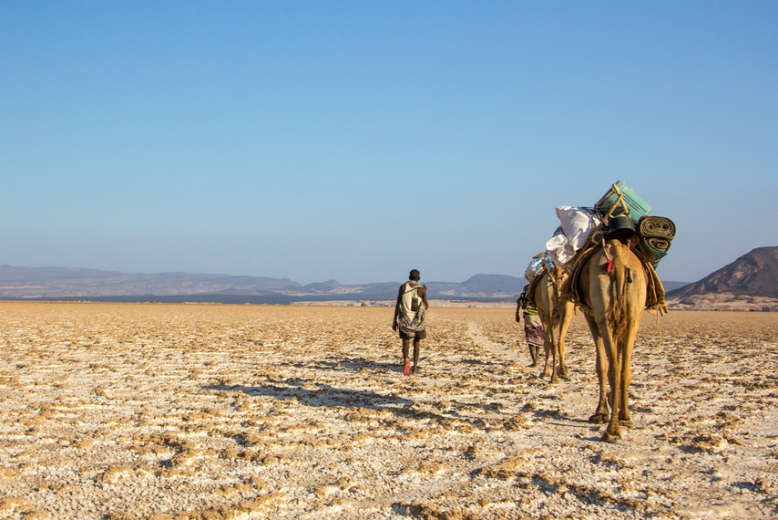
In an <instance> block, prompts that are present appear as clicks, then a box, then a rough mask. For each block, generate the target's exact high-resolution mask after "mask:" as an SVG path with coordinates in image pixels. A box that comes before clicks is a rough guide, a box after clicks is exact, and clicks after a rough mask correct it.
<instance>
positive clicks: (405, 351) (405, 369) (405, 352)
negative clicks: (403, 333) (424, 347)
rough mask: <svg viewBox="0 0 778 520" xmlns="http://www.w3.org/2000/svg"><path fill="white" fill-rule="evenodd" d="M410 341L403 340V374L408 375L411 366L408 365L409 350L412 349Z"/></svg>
mask: <svg viewBox="0 0 778 520" xmlns="http://www.w3.org/2000/svg"><path fill="white" fill-rule="evenodd" d="M410 346H411V342H410V340H407V339H403V374H404V375H406V376H407V375H408V372H409V370H410V364H409V363H408V350H409V349H410Z"/></svg>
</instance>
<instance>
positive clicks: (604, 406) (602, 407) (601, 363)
mask: <svg viewBox="0 0 778 520" xmlns="http://www.w3.org/2000/svg"><path fill="white" fill-rule="evenodd" d="M585 317H586V323H587V324H588V325H589V330H590V331H591V333H592V338H593V339H594V345H595V348H596V350H597V366H596V369H597V380H598V381H599V383H600V400H599V402H598V403H597V409H596V410H595V411H594V415H592V416H591V417H589V422H593V423H597V424H602V423H606V422H608V418H609V417H610V413H609V411H608V387H607V381H606V375H607V373H608V358H607V357H606V355H605V346H604V344H603V341H602V335H600V329H599V327H598V326H597V322H596V321H595V320H594V318H593V317H591V316H589V315H588V314H585Z"/></svg>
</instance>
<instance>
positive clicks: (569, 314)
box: [558, 301, 575, 379]
mask: <svg viewBox="0 0 778 520" xmlns="http://www.w3.org/2000/svg"><path fill="white" fill-rule="evenodd" d="M574 312H575V305H573V303H572V302H567V301H566V302H564V303H563V307H562V313H563V314H562V320H561V321H562V324H561V325H560V326H559V341H558V344H559V377H561V378H563V379H567V365H565V353H566V352H567V348H566V347H565V336H566V335H567V330H568V329H569V328H570V321H572V319H573V313H574Z"/></svg>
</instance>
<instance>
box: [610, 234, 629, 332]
mask: <svg viewBox="0 0 778 520" xmlns="http://www.w3.org/2000/svg"><path fill="white" fill-rule="evenodd" d="M604 246H605V252H606V256H608V259H609V260H610V261H612V262H613V266H612V269H611V275H612V278H611V279H612V283H611V301H610V306H609V308H608V315H609V316H608V318H609V321H610V322H611V323H613V336H614V337H615V338H620V337H622V336H624V334H626V332H627V328H628V323H627V321H628V320H627V317H628V316H629V312H628V311H627V283H628V281H629V278H630V277H631V273H630V271H629V268H628V267H627V253H628V251H629V246H626V245H624V244H623V243H621V242H620V241H618V240H612V241H610V242H607V243H606V244H604Z"/></svg>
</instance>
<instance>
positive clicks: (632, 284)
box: [576, 239, 649, 441]
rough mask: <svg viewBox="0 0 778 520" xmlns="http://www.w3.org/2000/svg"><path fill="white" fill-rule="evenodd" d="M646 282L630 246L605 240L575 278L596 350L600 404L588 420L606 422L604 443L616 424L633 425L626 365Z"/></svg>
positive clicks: (617, 434) (612, 436)
mask: <svg viewBox="0 0 778 520" xmlns="http://www.w3.org/2000/svg"><path fill="white" fill-rule="evenodd" d="M648 283H649V280H648V277H647V274H646V269H645V267H644V265H643V263H642V262H641V261H640V259H639V258H638V257H637V256H636V255H635V253H634V252H633V251H632V250H631V249H630V247H629V245H627V244H625V243H623V242H621V241H619V240H615V239H612V240H605V241H604V242H603V248H602V249H600V250H598V251H596V252H595V253H593V254H592V255H591V256H589V257H588V258H587V259H586V260H584V264H583V266H582V267H581V270H580V273H579V275H578V277H577V287H576V289H577V291H578V295H579V296H580V300H581V301H580V303H581V304H582V305H581V306H582V307H583V308H584V315H585V316H586V321H587V323H588V325H589V330H590V331H591V333H592V337H593V338H594V343H595V345H596V347H597V378H598V379H599V383H600V400H599V403H598V405H597V409H596V410H595V412H594V415H592V416H591V417H590V418H589V421H591V422H594V423H605V422H608V427H607V428H606V430H605V433H603V435H602V440H604V441H609V440H612V439H617V438H621V430H620V428H619V423H621V424H624V425H625V426H631V425H632V420H631V418H630V413H629V403H628V401H627V391H628V390H629V385H630V382H631V381H632V374H631V372H630V361H631V358H632V348H633V346H634V343H635V336H636V335H637V331H638V327H639V326H640V318H641V316H642V315H643V310H644V309H645V308H646V298H647V290H648V289H647V287H648ZM606 371H607V374H608V383H609V386H610V401H611V402H610V405H611V406H610V408H611V410H610V418H609V414H608V402H607V399H608V394H607V392H606V388H605V374H606Z"/></svg>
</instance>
